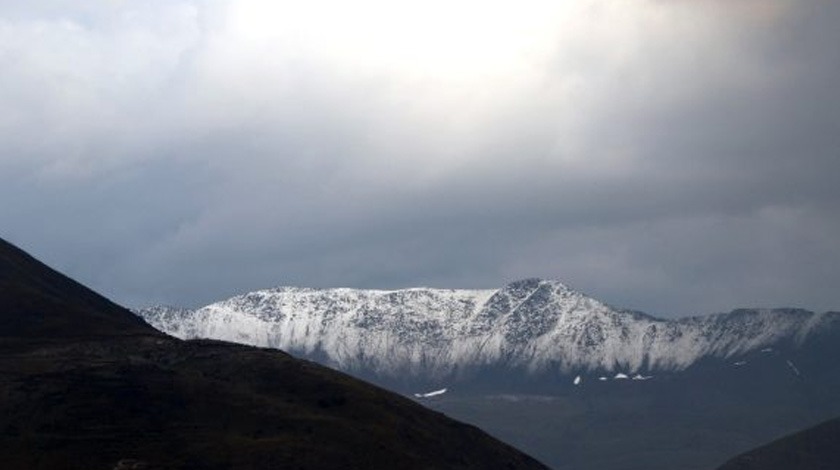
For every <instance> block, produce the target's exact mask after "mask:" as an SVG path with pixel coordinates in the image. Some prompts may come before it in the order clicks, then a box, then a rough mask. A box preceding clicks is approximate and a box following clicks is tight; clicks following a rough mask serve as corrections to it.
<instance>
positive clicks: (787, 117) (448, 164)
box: [0, 0, 840, 315]
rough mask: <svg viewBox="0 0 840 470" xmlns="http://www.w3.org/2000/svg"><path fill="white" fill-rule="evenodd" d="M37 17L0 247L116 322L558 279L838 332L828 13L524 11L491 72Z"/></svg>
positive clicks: (409, 41) (586, 7) (631, 298)
mask: <svg viewBox="0 0 840 470" xmlns="http://www.w3.org/2000/svg"><path fill="white" fill-rule="evenodd" d="M362 4H364V5H366V3H365V2H362V3H361V4H360V5H362ZM27 5H29V6H26V7H24V6H22V4H15V5H9V6H6V5H3V6H1V7H0V68H2V70H3V72H4V73H3V74H1V75H0V105H2V109H4V111H3V112H2V114H0V197H2V200H3V201H4V204H3V205H2V207H1V208H0V230H2V235H3V236H4V237H7V238H9V239H10V240H11V241H13V242H16V243H19V244H21V245H22V246H23V247H25V248H27V249H30V250H32V251H33V252H34V253H35V254H36V255H39V256H41V257H43V258H44V259H45V260H46V261H48V262H50V263H52V264H53V265H55V266H57V267H59V268H61V269H63V270H65V271H67V272H68V273H70V274H71V275H74V276H77V277H79V278H80V279H81V280H83V281H85V282H87V283H89V284H91V285H93V286H94V287H96V288H98V289H100V290H103V291H104V292H105V293H107V294H108V295H110V296H112V297H114V298H115V300H118V301H121V302H125V303H128V304H129V305H144V304H149V303H156V302H167V303H174V304H182V305H199V304H202V303H206V302H210V301H212V300H215V299H219V298H223V297H225V296H228V295H232V294H235V293H238V292H242V291H245V290H251V289H256V288H261V287H268V286H272V285H278V284H292V285H308V286H338V285H342V286H355V287H379V288H392V287H404V286H415V285H431V286H441V287H495V286H500V285H502V284H503V283H505V282H507V281H510V280H513V279H516V278H521V277H531V276H542V277H550V278H557V279H560V280H563V281H565V282H567V283H569V284H570V285H572V286H573V287H576V288H578V289H581V290H583V291H585V292H588V293H590V294H593V295H596V296H598V297H599V298H601V299H603V300H605V301H607V302H610V303H613V304H616V305H620V306H626V307H632V308H637V309H641V310H647V311H650V312H653V313H660V314H664V315H674V314H688V313H703V312H710V311H717V310H725V309H730V308H734V307H738V306H752V305H769V306H773V305H797V306H803V307H807V308H813V309H818V310H825V309H837V308H840V305H838V302H840V299H838V297H837V294H836V289H835V286H836V285H837V281H838V280H840V214H838V209H837V207H840V190H838V189H837V185H836V179H837V178H836V175H837V174H840V155H838V152H840V137H838V136H840V124H839V123H840V111H838V110H840V93H836V92H835V89H836V84H835V83H836V81H837V79H838V78H840V73H838V72H840V53H838V49H837V48H836V47H835V44H837V43H838V42H839V41H840V37H838V36H840V33H838V32H836V31H835V30H836V28H835V27H834V25H836V24H837V22H838V20H840V8H838V7H837V6H836V5H834V4H833V3H832V2H819V1H806V2H786V1H770V2H766V1H742V2H738V4H737V5H736V6H732V7H730V4H729V3H728V2H719V1H712V0H704V1H682V2H645V1H624V2H621V1H615V2H579V3H576V4H574V5H561V6H548V4H545V5H543V4H539V3H537V2H535V3H534V5H531V4H529V5H528V7H529V8H533V9H534V11H540V9H541V8H542V9H545V15H543V16H545V17H546V18H550V19H552V21H545V22H543V23H539V25H538V26H539V28H537V27H534V28H531V29H534V30H535V31H536V32H535V33H533V37H534V38H535V39H533V38H532V39H533V40H532V39H529V40H528V41H530V42H528V41H525V42H522V44H521V47H520V49H521V50H520V49H516V50H515V52H513V53H510V55H507V56H506V55H504V51H502V52H499V56H500V57H501V58H497V57H494V56H492V55H490V56H489V58H484V59H482V58H481V56H480V54H478V56H479V57H478V58H475V57H474V56H475V55H476V54H472V53H471V54H466V55H463V56H459V55H457V54H458V53H460V52H459V49H458V47H457V46H458V44H459V43H458V41H460V40H461V39H460V38H459V36H457V35H453V36H451V37H450V38H448V40H450V41H452V42H453V47H452V49H453V50H454V51H455V52H451V51H448V50H447V49H446V48H444V49H429V51H431V52H426V49H424V47H426V45H424V44H422V43H421V44H420V45H418V44H415V42H414V41H415V39H413V38H412V37H409V36H406V37H402V36H399V32H400V30H401V28H391V29H383V30H382V31H384V32H388V33H389V34H395V35H396V36H395V37H391V39H393V41H392V42H393V43H394V44H396V46H393V47H392V46H391V45H389V43H388V41H379V38H377V37H376V36H371V37H368V36H364V35H361V36H354V34H362V33H357V32H356V30H357V29H365V27H367V28H368V29H374V30H376V28H384V26H382V25H381V24H380V23H381V22H380V23H375V24H374V23H371V24H369V25H360V26H361V28H356V29H346V30H345V29H341V28H342V27H344V26H342V25H341V24H339V23H335V22H332V23H331V22H330V21H332V20H330V19H329V18H324V19H323V21H325V22H326V23H327V24H328V25H329V26H330V27H331V28H332V30H331V31H333V33H331V34H333V35H334V36H335V37H333V36H329V35H326V33H325V32H324V30H321V29H318V27H316V26H317V25H316V26H313V27H312V28H313V29H311V30H310V29H306V28H307V27H302V26H296V23H292V22H291V21H292V20H286V21H287V23H282V22H281V24H279V25H278V24H275V23H274V20H277V21H282V20H281V18H285V17H287V16H290V15H291V16H292V17H293V19H294V18H295V17H294V15H298V16H299V17H297V19H300V18H301V17H306V18H309V19H310V20H311V19H312V18H320V17H318V16H317V15H318V14H319V13H318V12H317V8H314V7H313V10H312V11H309V10H307V11H297V10H296V11H294V12H291V11H287V10H284V9H283V8H286V7H280V6H277V5H278V4H271V5H274V6H271V7H270V6H269V4H268V3H260V2H258V1H255V0H239V1H233V2H217V3H213V4H207V3H203V2H180V3H179V2H151V1H150V2H116V1H115V2H92V4H91V5H93V6H88V7H86V8H77V7H70V6H68V5H66V4H64V3H62V2H28V3H27ZM433 7H434V6H432V7H430V8H433ZM271 8H274V9H275V10H273V11H272V10H271ZM300 8H304V7H300ZM345 13H346V16H348V17H349V20H348V21H350V20H357V21H361V19H363V18H364V17H365V16H364V15H358V16H353V15H354V14H355V13H353V12H352V11H349V10H348V11H347V12H345ZM391 13H393V12H391ZM307 15H309V16H307ZM313 15H314V16H313ZM552 15H553V16H552ZM512 16H514V18H513V19H511V22H514V23H515V21H517V19H518V18H519V17H516V16H515V15H512ZM500 18H505V15H501V16H500ZM519 19H521V21H522V24H523V25H526V26H529V28H530V26H531V23H529V22H531V21H535V20H534V19H533V18H531V17H528V16H523V17H522V18H519ZM395 21H396V20H395ZM488 21H489V20H488ZM316 23H317V22H316ZM475 23H476V28H478V27H479V26H481V25H480V24H478V23H480V21H476V22H475ZM421 26H422V25H421ZM439 26H440V25H439ZM443 26H446V25H443ZM491 26H493V25H492V24H491ZM295 28H298V29H295ZM336 28H338V30H339V33H340V34H339V33H335V31H334V30H335V29H336ZM406 28H408V26H406ZM540 28H542V29H540ZM402 29H405V28H402ZM409 29H410V28H409ZM531 29H527V28H526V29H524V30H528V31H530V30H531ZM488 30H490V31H492V29H488ZM376 31H379V30H376ZM453 31H455V32H457V31H458V30H453ZM502 31H506V30H504V29H502ZM322 33H323V34H322ZM479 33H480V31H476V35H479ZM529 34H530V33H529ZM322 36H323V37H322ZM492 37H493V36H492V35H491V36H487V38H492ZM324 38H326V39H324ZM516 38H518V36H511V37H510V38H504V39H510V40H511V41H512V42H515V41H513V40H514V39H516ZM488 40H489V39H488ZM511 41H509V42H511ZM380 43H381V44H380ZM516 44H519V43H516ZM428 47H431V46H428ZM464 47H466V46H464ZM470 47H472V46H470ZM496 47H498V45H496ZM412 48H414V49H412ZM465 50H466V51H468V52H469V51H470V49H468V48H467V49H465ZM409 53H413V54H414V55H413V56H412V55H410V54H409ZM448 53H452V54H454V55H453V56H451V57H450V56H447V55H446V54H448ZM406 57H409V58H411V60H408V59H406ZM444 59H446V60H444ZM450 59H451V60H450ZM497 60H498V63H496V61H497ZM462 63H466V64H467V65H469V67H467V66H464V68H458V67H459V66H458V64H462ZM453 64H454V65H453Z"/></svg>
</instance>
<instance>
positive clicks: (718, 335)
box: [138, 279, 840, 380]
mask: <svg viewBox="0 0 840 470" xmlns="http://www.w3.org/2000/svg"><path fill="white" fill-rule="evenodd" d="M138 314H139V315H141V316H142V317H143V318H144V319H145V320H146V321H148V322H149V323H150V324H151V325H153V326H155V327H156V328H158V329H160V330H161V331H164V332H166V333H169V334H172V335H174V336H176V337H180V338H215V339H224V340H227V341H235V342H240V343H245V344H252V345H258V346H266V347H274V348H280V349H283V350H287V351H289V352H292V353H294V354H298V355H301V356H303V357H308V358H313V359H316V360H319V361H321V362H324V363H326V364H329V365H332V366H335V367H337V368H340V369H342V370H345V371H349V372H353V373H361V374H363V375H365V374H372V375H373V376H377V377H382V378H384V379H394V378H399V377H415V378H416V377H423V378H426V379H431V380H452V379H454V378H455V377H456V376H464V375H470V374H472V373H477V371H480V370H482V369H488V368H504V369H507V370H511V369H515V370H518V371H521V372H523V373H525V374H530V375H539V374H545V375H554V376H556V375H557V374H561V375H569V374H577V373H586V372H588V373H595V372H599V373H604V374H607V373H610V374H614V373H617V372H621V373H625V374H637V373H641V374H650V373H654V372H656V373H658V372H673V371H680V370H684V369H686V368H688V367H690V366H692V365H693V364H696V363H697V362H698V361H701V360H703V359H707V358H710V357H711V358H719V359H726V358H732V357H736V356H738V355H743V354H746V353H749V352H754V351H757V350H760V349H763V348H768V347H774V346H779V345H783V344H784V345H796V344H799V343H801V342H802V341H804V340H805V339H807V338H808V337H809V335H811V334H812V333H814V332H817V331H820V330H825V329H829V328H833V327H836V326H840V315H837V314H816V313H812V312H808V311H804V310H796V309H768V310H736V311H733V312H731V313H729V314H719V315H710V316H705V317H692V318H683V319H677V320H663V319H657V318H654V317H651V316H648V315H645V314H641V313H638V312H630V311H626V310H619V309H615V308H613V307H610V306H608V305H606V304H604V303H603V302H600V301H598V300H595V299H593V298H590V297H587V296H585V295H583V294H581V293H579V292H576V291H574V290H572V289H569V288H568V287H566V286H565V285H563V284H561V283H559V282H556V281H546V280H539V279H528V280H524V281H519V282H514V283H512V284H509V285H507V286H505V287H503V288H502V289H498V290H444V289H425V288H417V289H405V290H396V291H376V290H356V289H306V288H293V287H281V288H276V289H269V290H262V291H256V292H251V293H248V294H245V295H240V296H237V297H233V298H231V299H228V300H225V301H222V302H218V303H214V304H211V305H208V306H206V307H203V308H200V309H197V310H185V309H173V308H167V307H154V308H149V309H145V310H140V311H139V312H138Z"/></svg>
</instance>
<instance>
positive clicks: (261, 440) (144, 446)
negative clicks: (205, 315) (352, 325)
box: [0, 240, 544, 469]
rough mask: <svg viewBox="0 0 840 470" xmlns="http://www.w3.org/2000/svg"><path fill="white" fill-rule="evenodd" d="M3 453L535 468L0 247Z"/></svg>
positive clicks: (278, 465) (106, 462) (499, 448)
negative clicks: (161, 326) (177, 327)
mask: <svg viewBox="0 0 840 470" xmlns="http://www.w3.org/2000/svg"><path fill="white" fill-rule="evenodd" d="M0 455H2V456H3V459H2V460H3V466H4V467H5V468H15V469H97V468H101V469H112V468H144V469H162V468H167V469H169V468H171V469H262V468H271V469H286V468H289V469H291V468H295V469H298V468H319V469H321V468H324V469H331V468H335V469H338V468H342V469H345V468H417V469H420V468H463V469H467V468H499V469H514V468H544V467H543V466H542V465H541V464H540V463H539V462H537V461H535V460H533V459H531V458H530V457H528V456H526V455H524V454H522V453H520V452H518V451H517V450H515V449H513V448H511V447H509V446H507V445H505V444H503V443H501V442H498V441H496V440H495V439H493V438H491V437H490V436H488V435H487V434H485V433H483V432H482V431H480V430H478V429H476V428H474V427H472V426H468V425H464V424H461V423H458V422H456V421H454V420H451V419H449V418H447V417H445V416H444V415H442V414H439V413H436V412H433V411H430V410H427V409H425V408H423V407H422V406H420V405H418V404H416V403H414V402H412V401H410V400H408V399H405V398H403V397H400V396H398V395H395V394H393V393H390V392H387V391H385V390H382V389H380V388H377V387H374V386H371V385H368V384H366V383H364V382H361V381H359V380H357V379H353V378H351V377H349V376H347V375H344V374H341V373H338V372H335V371H333V370H330V369H327V368H325V367H322V366H319V365H316V364H314V363H310V362H307V361H302V360H298V359H294V358H292V357H290V356H288V355H286V354H284V353H282V352H278V351H273V350H264V349H257V348H253V347H246V346H239V345H233V344H228V343H222V342H216V341H181V340H177V339H175V338H171V337H168V336H164V335H162V334H161V333H158V332H156V331H155V330H154V329H152V328H151V327H149V326H147V325H145V323H143V322H142V321H140V320H139V319H138V318H137V317H135V316H134V315H133V314H131V313H130V312H129V311H127V310H125V309H123V308H121V307H119V306H117V305H115V304H113V303H111V302H110V301H108V300H106V299H105V298H103V297H101V296H99V295H97V294H95V293H93V292H92V291H90V290H88V289H86V288H85V287H83V286H81V285H80V284H78V283H76V282H74V281H72V280H70V279H68V278H67V277H65V276H63V275H61V274H59V273H57V272H55V271H53V270H51V269H50V268H48V267H47V266H45V265H43V264H42V263H40V262H38V261H37V260H35V259H34V258H32V257H30V256H29V255H27V254H26V253H24V252H23V251H21V250H19V249H17V248H16V247H14V246H12V245H10V244H8V243H7V242H5V241H2V240H0Z"/></svg>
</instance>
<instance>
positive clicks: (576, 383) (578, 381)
mask: <svg viewBox="0 0 840 470" xmlns="http://www.w3.org/2000/svg"><path fill="white" fill-rule="evenodd" d="M580 380H581V379H580V376H579V375H578V376H577V377H575V380H574V382H572V383H573V384H575V385H580Z"/></svg>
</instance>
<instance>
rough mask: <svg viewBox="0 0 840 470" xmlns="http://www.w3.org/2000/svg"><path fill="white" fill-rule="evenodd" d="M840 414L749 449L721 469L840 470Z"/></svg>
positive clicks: (720, 469)
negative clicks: (834, 417) (756, 447)
mask: <svg viewBox="0 0 840 470" xmlns="http://www.w3.org/2000/svg"><path fill="white" fill-rule="evenodd" d="M838 468H840V418H838V419H833V420H831V421H826V422H825V423H822V424H819V425H817V426H814V427H813V428H809V429H806V430H804V431H801V432H798V433H796V434H793V435H790V436H786V437H783V438H781V439H778V440H776V441H773V442H771V443H770V444H767V445H766V446H762V447H759V448H758V449H755V450H752V451H749V452H746V453H744V454H741V455H739V456H738V457H735V458H734V459H732V460H730V461H729V462H727V463H726V464H724V465H723V466H722V467H720V468H719V469H718V470H837V469H838Z"/></svg>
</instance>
